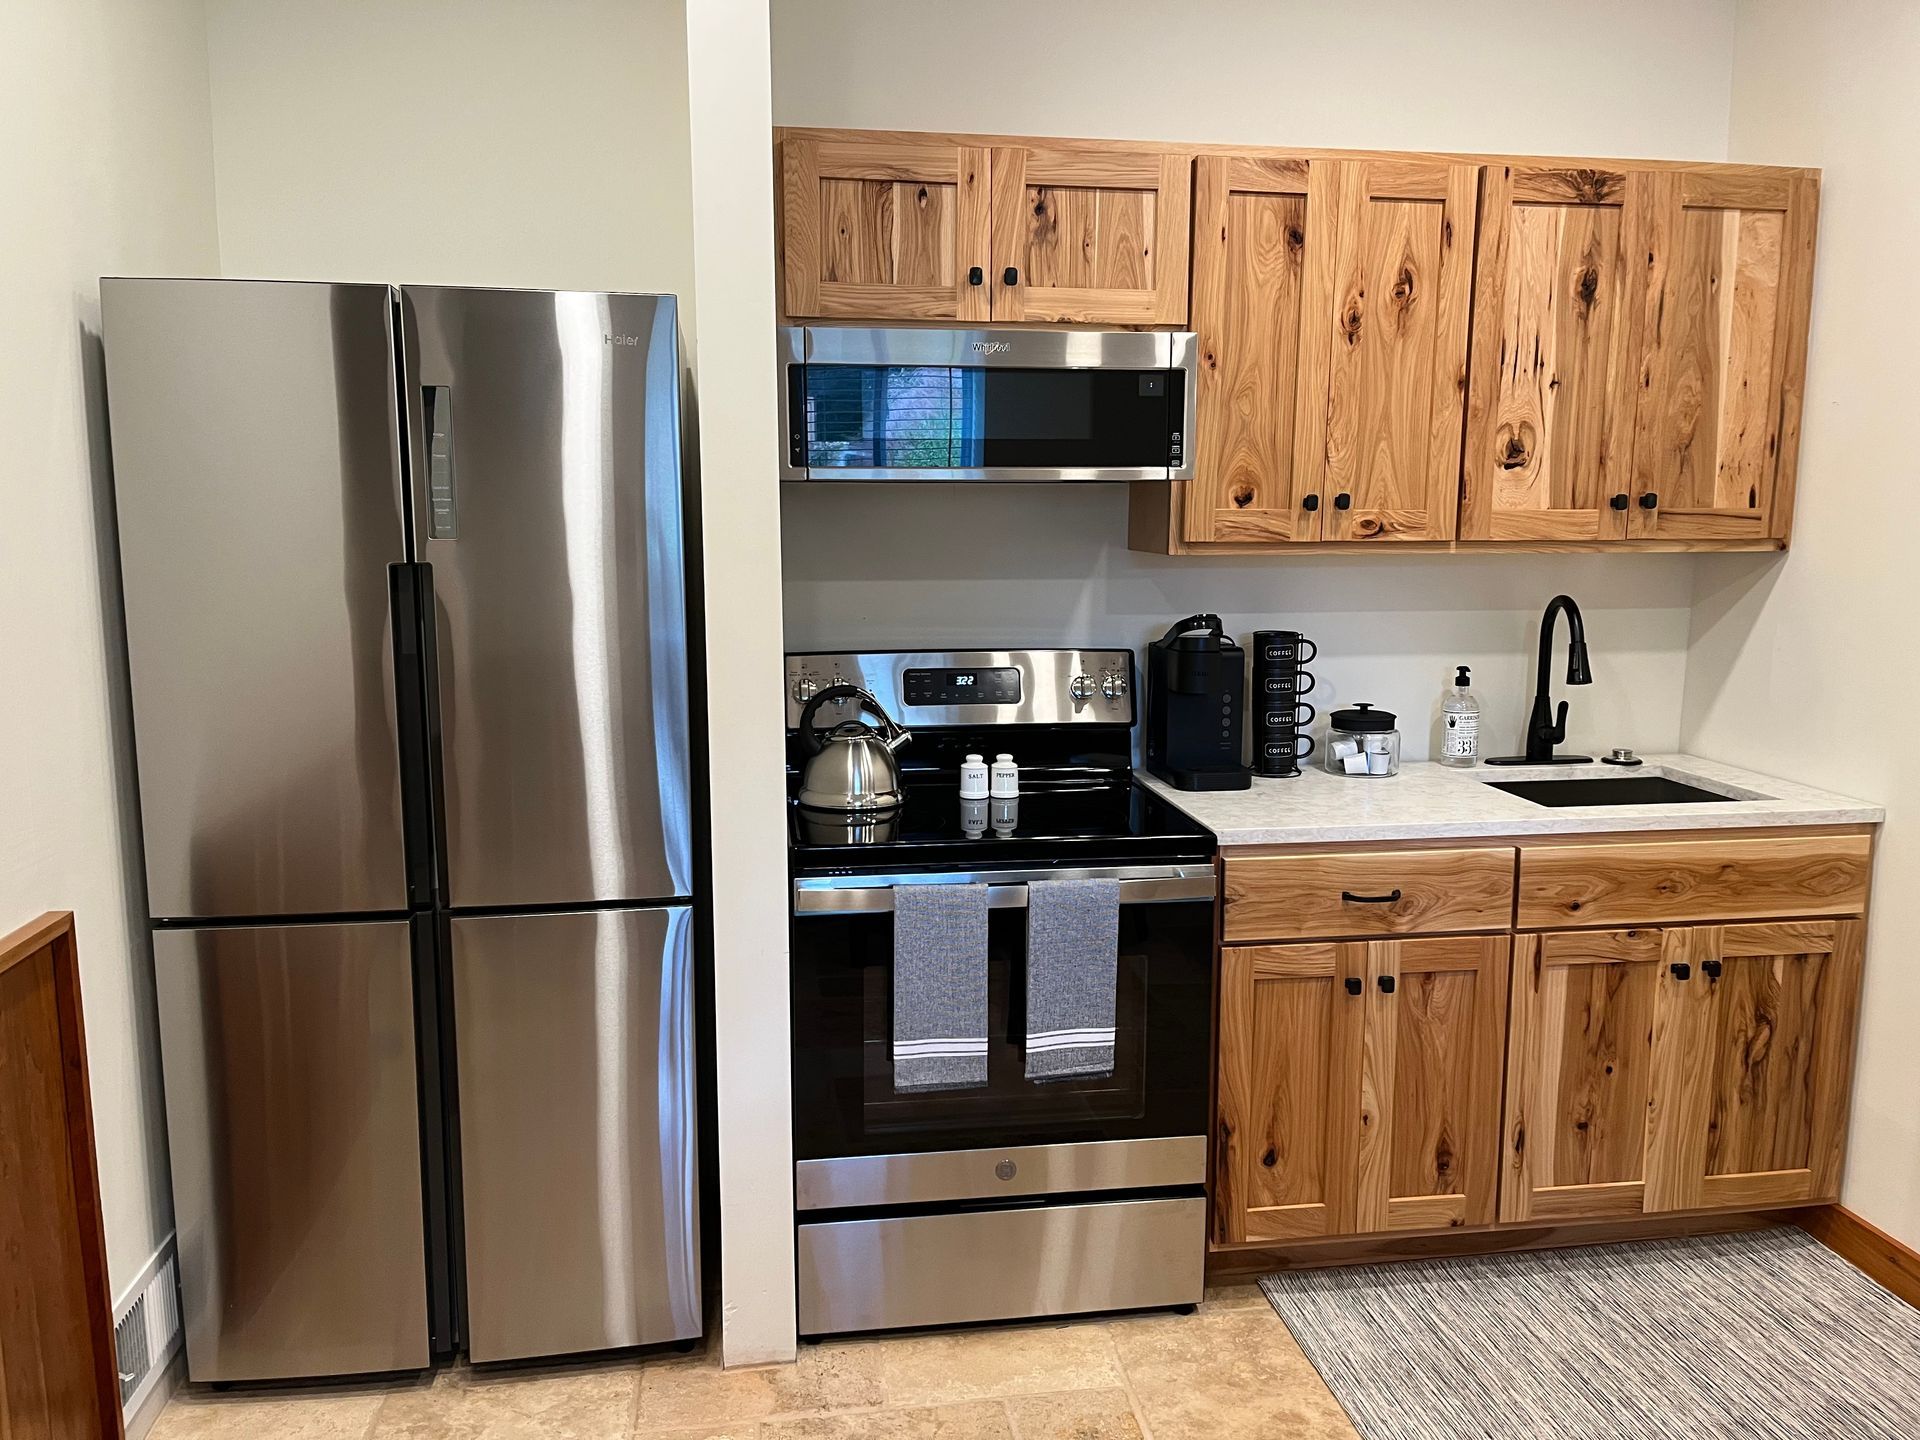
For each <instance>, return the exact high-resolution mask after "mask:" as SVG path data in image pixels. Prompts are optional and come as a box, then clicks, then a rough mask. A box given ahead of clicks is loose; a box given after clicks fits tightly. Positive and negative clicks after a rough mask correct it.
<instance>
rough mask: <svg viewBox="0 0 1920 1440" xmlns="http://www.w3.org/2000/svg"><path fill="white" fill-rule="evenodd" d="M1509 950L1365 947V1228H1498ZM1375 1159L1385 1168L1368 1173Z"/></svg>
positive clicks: (1502, 939)
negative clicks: (1371, 1155)
mask: <svg viewBox="0 0 1920 1440" xmlns="http://www.w3.org/2000/svg"><path fill="white" fill-rule="evenodd" d="M1511 943H1512V942H1511V941H1510V939H1509V938H1508V937H1507V936H1505V935H1490V936H1474V937H1459V938H1453V937H1448V938H1445V939H1432V940H1385V941H1376V942H1374V943H1373V944H1372V945H1371V946H1369V947H1368V949H1369V956H1370V965H1369V969H1370V976H1369V986H1370V989H1369V997H1370V998H1369V1001H1368V1008H1369V1010H1370V1012H1371V1013H1370V1015H1369V1017H1368V1032H1367V1043H1366V1049H1365V1054H1366V1075H1365V1079H1364V1081H1363V1087H1362V1105H1361V1147H1362V1163H1361V1168H1360V1198H1359V1214H1358V1219H1357V1228H1358V1229H1360V1230H1363V1231H1365V1230H1425V1229H1437V1228H1440V1227H1443V1226H1455V1225H1489V1224H1492V1223H1493V1218H1494V1191H1495V1187H1496V1182H1497V1179H1498V1175H1499V1166H1500V1079H1501V1057H1502V1054H1503V1042H1504V1038H1505V1034H1506V1013H1507V959H1508V953H1509V949H1510V946H1511ZM1388 980H1390V981H1392V982H1393V988H1392V989H1391V990H1387V989H1386V988H1385V987H1384V985H1383V983H1382V982H1383V981H1388ZM1381 1101H1384V1102H1386V1103H1385V1105H1384V1106H1382V1105H1381V1104H1380V1102H1381ZM1370 1149H1377V1150H1378V1151H1379V1152H1380V1155H1381V1162H1382V1163H1380V1164H1379V1165H1377V1166H1370V1165H1369V1164H1368V1152H1369V1150H1370Z"/></svg>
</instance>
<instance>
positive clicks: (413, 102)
mask: <svg viewBox="0 0 1920 1440" xmlns="http://www.w3.org/2000/svg"><path fill="white" fill-rule="evenodd" d="M207 16H208V20H207V24H208V54H209V58H210V65H211V69H212V83H213V137H214V158H215V166H216V173H217V176H218V180H219V208H220V258H221V265H222V269H223V271H224V273H225V274H228V275H247V276H267V277H273V278H291V279H321V278H324V279H330V280H390V281H401V282H405V281H413V282H416V283H422V284H444V285H518V286H527V287H530V288H535V289H578V290H659V291H669V292H672V293H675V294H678V295H680V296H681V297H682V298H683V299H684V298H685V297H687V296H688V295H690V293H691V291H692V285H693V238H692V229H691V226H690V224H689V221H688V214H689V207H690V204H691V202H690V200H689V198H688V197H689V184H690V182H689V178H688V171H687V70H686V46H685V19H684V10H683V6H682V3H681V0H544V3H541V4H538V5H530V4H526V3H524V0H342V3H328V4H318V5H316V4H312V3H307V0H208V4H207ZM682 324H683V327H684V328H685V329H687V331H688V332H689V333H691V330H692V324H691V320H690V319H689V318H687V316H686V312H685V310H684V309H683V311H682Z"/></svg>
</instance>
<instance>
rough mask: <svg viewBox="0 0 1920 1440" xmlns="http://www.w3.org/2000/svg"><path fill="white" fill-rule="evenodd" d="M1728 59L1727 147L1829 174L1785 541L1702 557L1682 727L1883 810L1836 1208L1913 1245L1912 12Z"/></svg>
mask: <svg viewBox="0 0 1920 1440" xmlns="http://www.w3.org/2000/svg"><path fill="white" fill-rule="evenodd" d="M1734 53H1735V66H1734V96H1733V132H1732V150H1733V158H1735V159H1739V160H1747V159H1751V160H1759V159H1766V160H1777V161H1783V162H1785V163H1788V164H1795V165H1818V166H1821V167H1823V168H1824V170H1825V172H1826V173H1825V176H1824V178H1823V181H1822V185H1821V193H1820V237H1819V255H1818V259H1817V262H1816V271H1815V277H1814V298H1813V333H1812V339H1811V345H1810V350H1809V355H1808V371H1807V394H1806V408H1805V419H1804V425H1803V430H1802V443H1801V451H1800V498H1799V505H1798V507H1797V511H1796V520H1795V526H1794V542H1793V549H1792V551H1791V552H1790V553H1789V554H1788V555H1787V556H1786V557H1785V558H1784V559H1779V560H1753V559H1747V560H1740V559H1737V558H1734V557H1725V558H1715V559H1712V560H1709V561H1703V562H1702V563H1701V565H1700V567H1699V571H1698V587H1697V590H1696V593H1695V597H1694V611H1693V629H1692V639H1691V644H1690V646H1689V653H1688V667H1687V693H1686V707H1685V717H1684V726H1685V729H1684V734H1685V740H1686V743H1687V745H1688V746H1689V748H1691V749H1696V750H1699V751H1700V752H1701V753H1703V754H1708V755H1713V756H1716V757H1718V758H1721V759H1725V760H1730V761H1734V762H1736V763H1740V764H1746V765H1752V766H1754V767H1756V768H1758V769H1761V770H1770V771H1773V772H1775V773H1777V774H1781V775H1786V776H1789V777H1791V778H1793V779H1797V780H1804V781H1808V782H1811V783H1813V784H1817V785H1825V786H1829V787H1831V788H1833V789H1836V790H1840V791H1844V792H1847V793H1850V794H1854V795H1860V796H1864V797H1866V798H1868V799H1872V800H1877V801H1880V802H1882V803H1884V804H1885V805H1886V807H1887V811H1888V824H1887V826H1886V828H1885V830H1884V832H1883V834H1882V837H1881V848H1880V855H1879V863H1878V873H1877V875H1876V877H1875V885H1874V896H1873V923H1872V926H1871V928H1870V942H1869V951H1868V955H1867V982H1866V994H1865V1000H1864V1014H1863V1019H1862V1022H1861V1033H1860V1059H1859V1075H1858V1081H1857V1083H1856V1086H1855V1091H1854V1115H1853V1134H1852V1141H1851V1148H1850V1155H1849V1161H1848V1165H1847V1175H1846V1184H1845V1191H1844V1195H1843V1199H1844V1201H1845V1203H1846V1204H1847V1205H1848V1206H1849V1207H1850V1208H1852V1209H1854V1210H1855V1211H1857V1212H1859V1213H1860V1214H1861V1215H1864V1216H1865V1217H1866V1218H1867V1219H1869V1220H1871V1221H1873V1222H1874V1223H1875V1224H1877V1225H1879V1226H1881V1227H1882V1228H1883V1229H1885V1230H1888V1231H1890V1232H1891V1233H1892V1234H1894V1235H1896V1236H1898V1237H1899V1238H1900V1239H1902V1240H1904V1241H1905V1242H1906V1243H1908V1244H1909V1245H1920V1046H1917V1045H1915V1043H1914V1039H1913V1022H1914V1017H1915V1016H1916V1015H1920V966H1917V965H1916V964H1915V963H1914V956H1915V954H1916V953H1917V952H1920V891H1916V889H1915V887H1914V885H1913V883H1912V877H1913V875H1914V874H1915V869H1916V866H1920V836H1916V834H1915V832H1914V831H1913V829H1912V828H1911V827H1910V826H1909V824H1908V823H1907V816H1908V815H1909V814H1910V813H1911V812H1910V811H1909V809H1908V807H1910V806H1915V805H1920V753H1917V752H1916V751H1915V748H1914V746H1913V743H1912V738H1911V721H1912V717H1913V716H1914V714H1915V713H1916V711H1917V710H1920V673H1917V672H1916V671H1915V669H1914V667H1913V665H1912V664H1911V662H1910V658H1909V656H1908V655H1907V653H1906V651H1905V646H1904V643H1903V642H1904V639H1905V635H1904V631H1905V630H1906V628H1907V624H1908V621H1909V618H1910V616H1911V613H1912V610H1913V606H1914V582H1913V556H1912V542H1911V537H1910V533H1909V532H1908V531H1907V530H1906V528H1905V526H1904V525H1903V524H1901V523H1900V522H1901V518H1902V517H1903V516H1904V515H1906V514H1907V513H1908V512H1910V511H1911V509H1912V506H1913V502H1914V497H1915V495H1916V493H1920V462H1916V460H1915V458H1914V456H1915V451H1914V446H1913V404H1914V395H1915V394H1916V392H1920V358H1916V355H1915V351H1914V347H1913V335H1912V329H1911V326H1910V324H1909V323H1908V313H1907V307H1905V306H1903V305H1901V304H1900V303H1899V302H1898V298H1897V289H1898V286H1899V283H1900V280H1899V277H1904V276H1905V275H1906V274H1908V273H1909V272H1910V271H1911V269H1912V265H1913V262H1912V255H1911V253H1910V252H1911V249H1912V237H1913V235H1914V234H1915V233H1916V231H1920V153H1917V152H1916V150H1915V148H1914V144H1913V137H1914V136H1915V135H1916V134H1920V92H1916V89H1915V83H1914V82H1915V77H1916V76H1920V8H1916V7H1914V6H1913V5H1911V4H1908V3H1903V0H1829V3H1827V4H1824V5H1818V6H1809V5H1805V4H1802V3H1798V0H1742V3H1741V6H1740V19H1739V28H1738V32H1737V43H1736V47H1735V52H1734ZM1890 287H1892V288H1891V289H1890ZM1866 707H1872V709H1871V710H1868V709H1867V708H1866ZM1869 717H1870V718H1869Z"/></svg>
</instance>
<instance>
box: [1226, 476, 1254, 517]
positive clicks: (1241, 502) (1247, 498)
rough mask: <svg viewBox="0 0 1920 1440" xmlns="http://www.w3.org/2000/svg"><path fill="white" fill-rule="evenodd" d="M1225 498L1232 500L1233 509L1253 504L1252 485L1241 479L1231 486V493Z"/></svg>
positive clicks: (1240, 508)
mask: <svg viewBox="0 0 1920 1440" xmlns="http://www.w3.org/2000/svg"><path fill="white" fill-rule="evenodd" d="M1227 498H1228V499H1229V500H1231V501H1232V502H1233V506H1234V509H1236V510H1244V509H1246V508H1247V507H1248V506H1249V505H1251V504H1253V486H1251V485H1249V484H1248V483H1247V482H1246V481H1244V480H1242V481H1241V482H1240V483H1239V484H1238V485H1235V486H1234V487H1233V493H1232V494H1231V495H1229V496H1228V497H1227Z"/></svg>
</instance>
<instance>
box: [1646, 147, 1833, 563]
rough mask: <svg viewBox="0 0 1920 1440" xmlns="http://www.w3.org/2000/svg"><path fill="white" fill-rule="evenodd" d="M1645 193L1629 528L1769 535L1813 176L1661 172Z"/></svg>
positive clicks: (1791, 380)
mask: <svg viewBox="0 0 1920 1440" xmlns="http://www.w3.org/2000/svg"><path fill="white" fill-rule="evenodd" d="M1734 180H1738V181H1739V183H1733V181H1734ZM1644 185H1645V188H1646V191H1647V194H1648V196H1649V211H1648V213H1649V220H1648V235H1649V240H1648V245H1647V253H1648V255H1649V257H1650V263H1649V268H1648V272H1647V273H1648V285H1647V288H1646V291H1645V293H1644V295H1643V296H1642V298H1641V303H1642V305H1643V307H1644V313H1643V316H1642V320H1641V334H1640V337H1639V342H1638V345H1639V348H1638V354H1639V361H1640V375H1639V379H1640V386H1641V390H1640V401H1639V406H1638V414H1637V417H1636V423H1635V439H1634V464H1633V479H1634V485H1633V491H1634V506H1633V509H1632V510H1631V512H1630V514H1631V531H1632V533H1633V534H1634V535H1635V536H1636V537H1639V538H1644V539H1655V538H1662V539H1703V540H1722V539H1755V538H1760V537H1763V536H1766V535H1768V534H1769V533H1772V531H1773V526H1772V519H1773V507H1774V505H1775V503H1776V499H1777V497H1776V480H1777V477H1778V476H1779V475H1780V473H1781V458H1780V457H1781V452H1782V448H1783V443H1790V442H1788V441H1787V437H1786V435H1785V432H1786V430H1787V429H1788V427H1789V425H1791V426H1792V428H1793V430H1794V433H1795V436H1796V437H1797V431H1798V413H1799V388H1800V381H1799V372H1800V370H1801V369H1802V368H1803V367H1804V343H1805V338H1804V331H1805V325H1806V321H1805V296H1806V291H1807V290H1808V288H1809V287H1810V284H1811V271H1812V214H1811V211H1812V208H1813V193H1814V192H1813V185H1812V181H1811V180H1809V179H1805V178H1801V177H1795V178H1792V179H1785V178H1783V179H1779V180H1777V181H1772V182H1769V181H1768V180H1767V179H1766V178H1765V177H1756V176H1736V177H1730V178H1729V179H1728V181H1727V182H1726V183H1721V181H1720V180H1719V179H1717V178H1716V176H1715V175H1714V173H1713V172H1702V173H1700V174H1698V175H1696V174H1693V173H1691V172H1667V173H1662V174H1658V175H1651V176H1647V177H1645V179H1644ZM1791 443H1797V440H1796V441H1795V442H1791Z"/></svg>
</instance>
